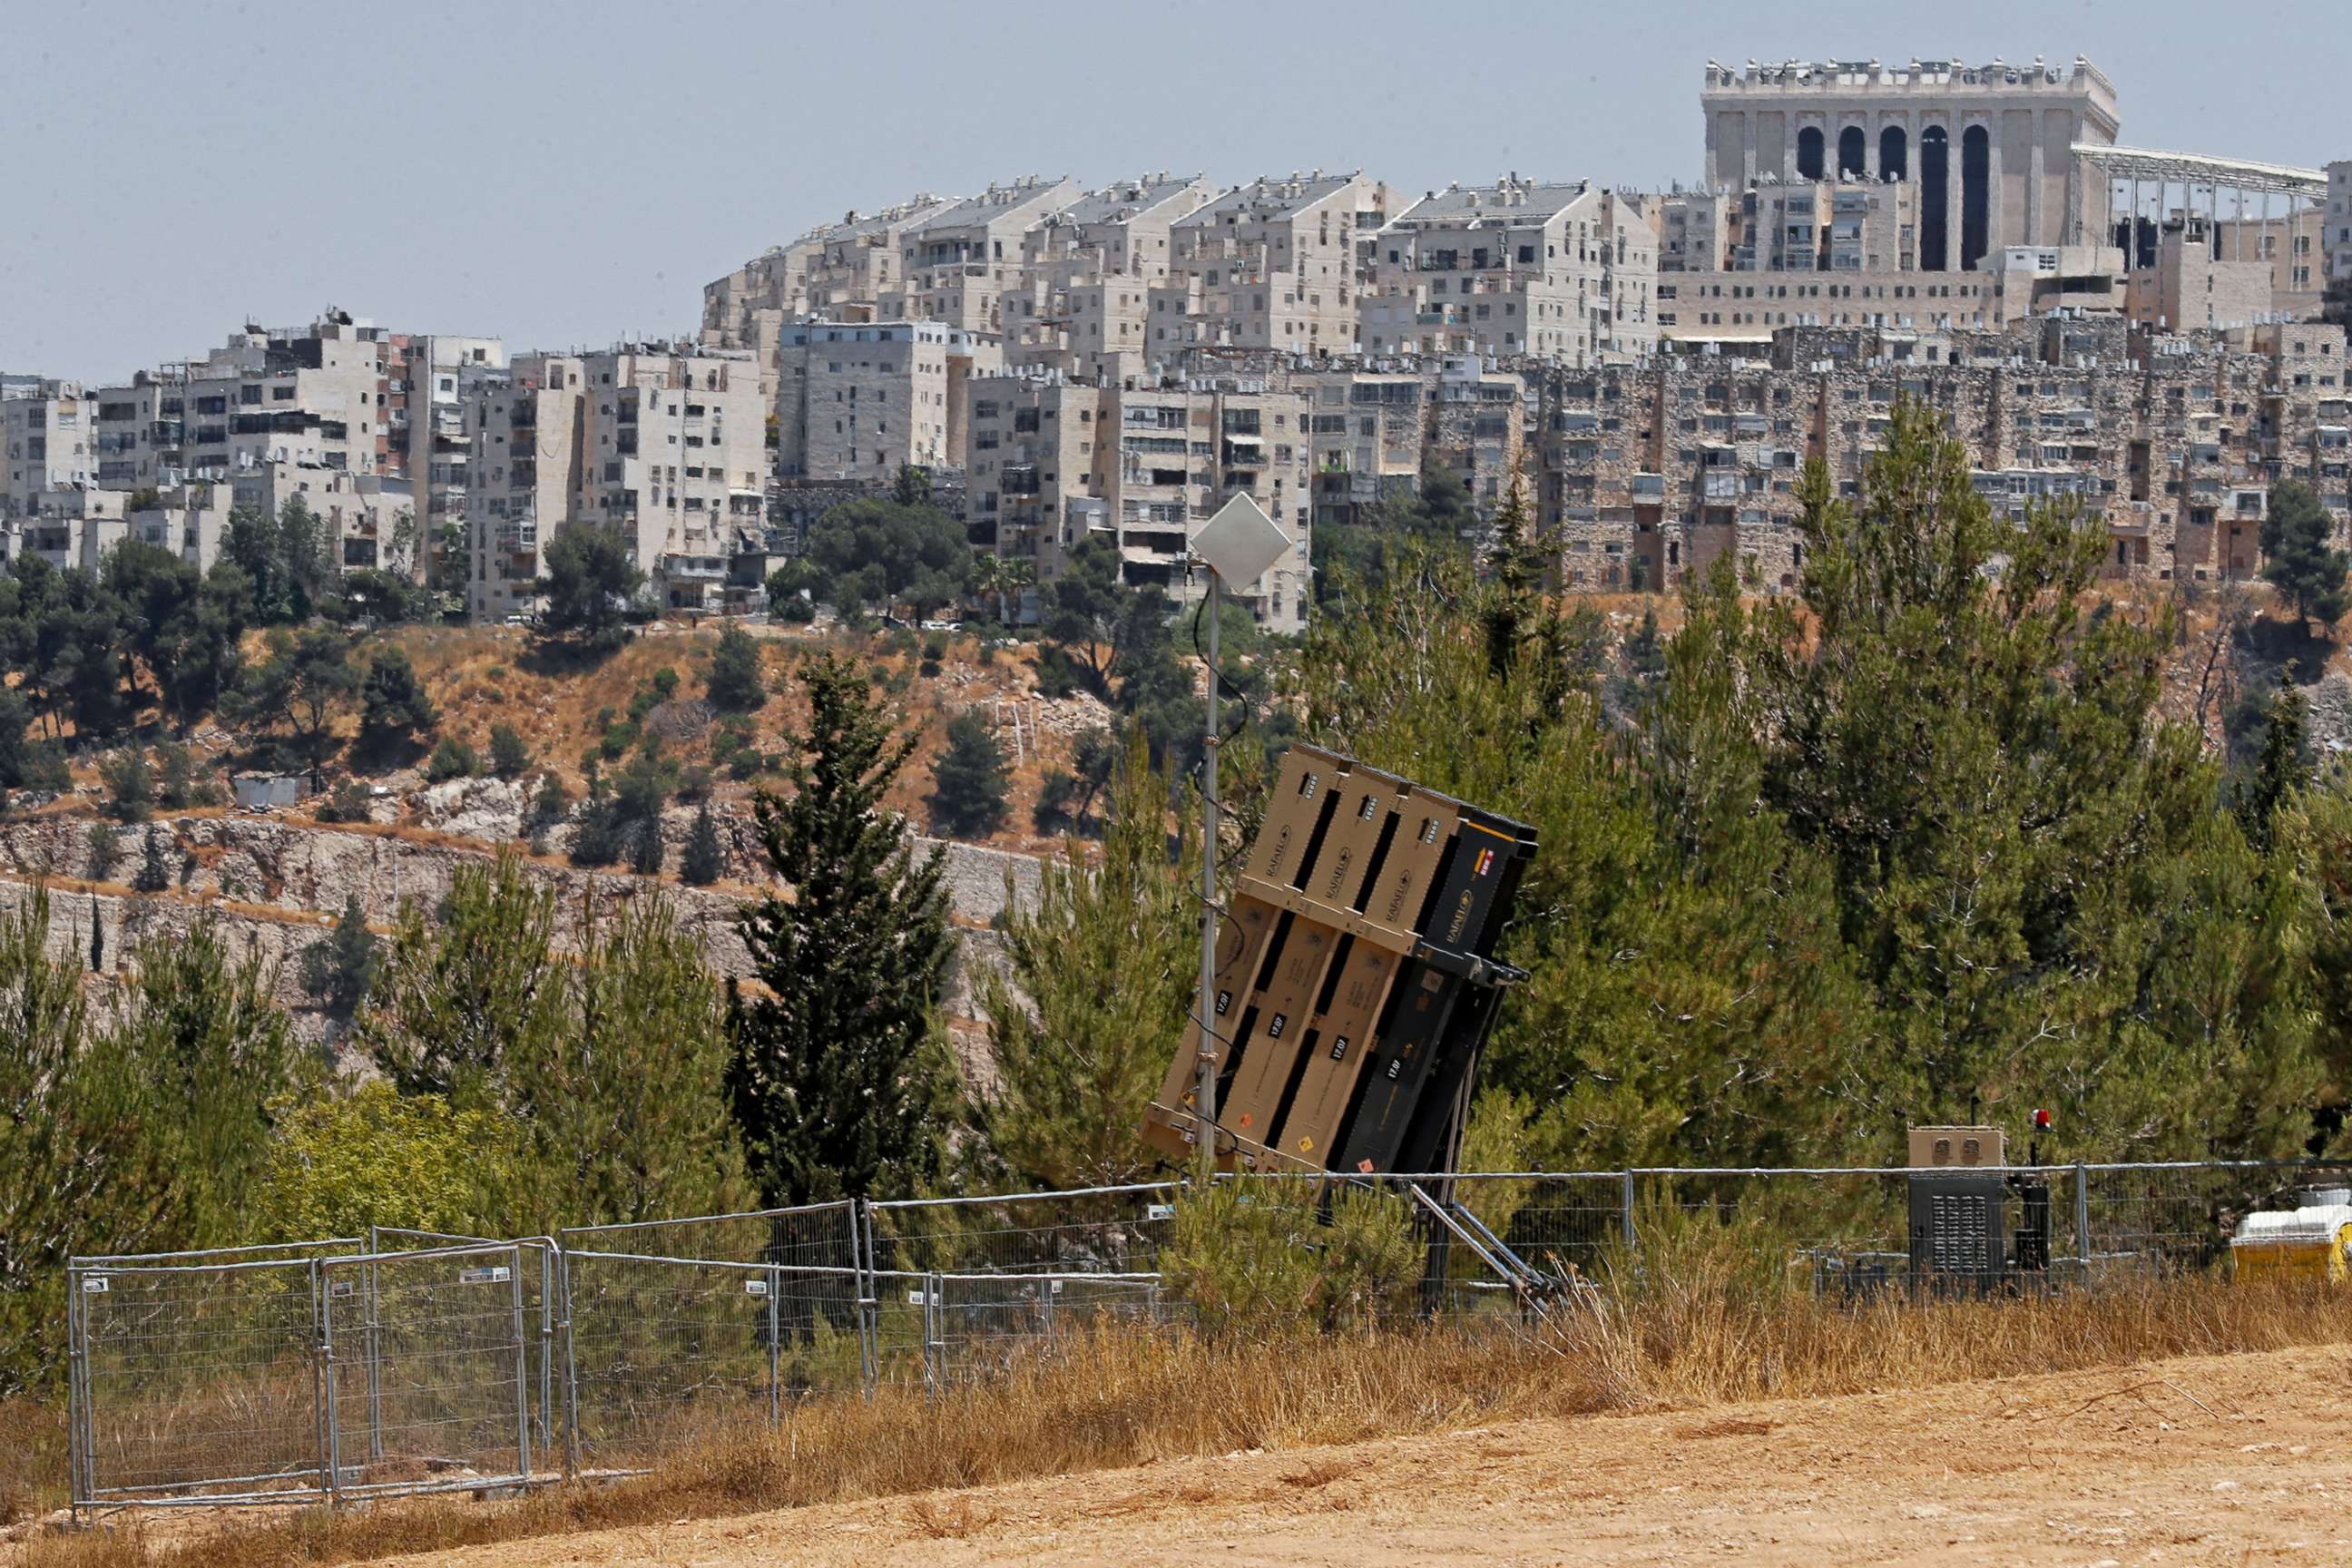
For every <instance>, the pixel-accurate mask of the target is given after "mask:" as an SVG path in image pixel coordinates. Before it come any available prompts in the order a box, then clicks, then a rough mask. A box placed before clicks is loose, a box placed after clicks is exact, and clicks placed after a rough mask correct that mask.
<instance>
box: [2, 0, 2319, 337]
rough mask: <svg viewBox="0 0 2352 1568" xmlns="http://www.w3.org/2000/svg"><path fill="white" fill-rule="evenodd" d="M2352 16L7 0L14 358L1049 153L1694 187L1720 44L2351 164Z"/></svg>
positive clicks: (6, 277) (384, 309) (893, 192)
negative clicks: (1877, 63)
mask: <svg viewBox="0 0 2352 1568" xmlns="http://www.w3.org/2000/svg"><path fill="white" fill-rule="evenodd" d="M1906 13H1909V14H1913V15H1916V16H1922V17H1923V18H1927V17H1931V18H1932V19H1931V20H1929V19H1923V20H1920V21H1918V22H1916V24H1914V25H1912V26H1909V27H1906V26H1904V25H1903V24H1902V22H1901V21H1900V18H1901V17H1902V16H1904V15H1906ZM1792 16H1801V18H1802V19H1801V20H1795V21H1792V20H1791V17H1792ZM2347 16H2352V12H2347V9H2346V6H2345V4H2344V0H2312V3H2309V4H2293V5H2274V6H2267V7H2266V6H2263V5H2226V6H2216V5H2189V4H2187V3H2186V0H2140V3H2139V4H2137V5H2128V6H2126V5H2117V4H2112V3H2111V4H2105V5H2090V4H2087V3H2082V0H2077V3H2074V4H2051V5H2026V4H2011V3H2007V0H1992V3H1978V4H1970V5H1937V6H1935V7H1933V8H1932V9H1930V8H1927V7H1915V6H1908V5H1901V4H1889V3H1887V0H1875V3H1873V4H1870V5H1860V4H1839V5H1814V6H1811V7H1806V6H1801V5H1800V6H1791V5H1775V4H1767V3H1763V0H1751V3H1748V4H1737V5H1735V4H1730V3H1728V0H1652V3H1649V4H1611V5H1584V4H1566V3H1561V0H1549V3H1538V0H1530V3H1527V4H1508V5H1507V4H1482V3H1479V0H1444V3H1442V4H1428V3H1423V4H1403V3H1399V0H1353V3H1351V4H1344V5H1326V4H1320V3H1317V4H1305V3H1295V0H1188V3H1181V4H1176V3H1161V4H1150V5H1122V4H1119V3H1118V0H1093V3H1091V4H1084V5H1079V4H1066V3H1063V0H1025V3H1024V0H1010V3H1008V0H971V3H968V4H951V5H950V4H933V3H931V0H897V3H894V4H882V5H870V6H869V5H838V4H835V5H800V4H784V3H775V4H764V5H763V4H757V3H744V4H732V3H728V4H710V5H694V4H689V3H683V0H681V3H677V4H660V3H658V0H636V3H634V4H602V3H599V4H579V5H564V6H556V5H530V4H522V3H509V0H469V3H467V4H459V5H446V4H441V3H438V0H380V3H378V4H373V5H338V4H329V3H319V4H299V5H295V4H286V3H283V0H276V3H269V0H251V3H248V4H242V5H227V4H219V5H215V4H205V3H202V0H82V3H76V0H0V369H5V370H11V371H37V372H40V373H42V374H50V375H60V376H69V377H75V378H78V379H81V380H85V381H90V382H97V381H101V380H112V379H119V378H121V377H123V376H125V375H127V374H129V373H130V372H131V370H132V369H133V368H135V367H138V366H142V365H147V364H152V363H155V362H157V361H159V360H165V359H179V358H185V357H188V356H191V355H194V354H197V353H202V352H203V351H205V349H206V348H208V347H211V346H213V345H215V344H217V343H218V342H220V341H221V340H222V339H223V338H224V337H225V336H226V334H227V333H228V332H229V331H232V330H234V329H235V328H236V326H237V325H238V324H239V323H241V322H242V321H246V320H247V319H248V318H257V319H259V320H261V321H265V322H267V323H268V324H270V325H273V326H276V325H285V324H291V323H296V322H299V321H309V320H310V318H311V317H312V316H313V315H314V314H316V313H317V311H318V310H320V308H322V307H323V306H325V305H328V304H330V303H332V304H335V305H338V306H341V308H343V309H345V310H351V311H352V312H353V313H354V314H357V315H360V316H362V317H365V318H369V319H372V320H373V321H377V322H379V323H381V324H383V325H386V326H391V327H396V328H401V329H405V330H411V331H448V332H484V333H498V334H500V335H502V336H504V337H505V338H506V340H507V342H508V343H509V346H510V347H515V348H533V347H544V348H558V347H565V346H570V345H602V344H604V343H607V342H611V341H612V340H613V339H614V338H615V337H617V336H619V335H621V334H624V333H629V334H640V335H645V334H653V333H657V332H665V331H680V330H686V329H690V328H691V327H693V326H694V325H695V324H696V323H697V322H698V320H699V308H700V307H699V300H700V289H701V286H702V284H703V283H704V282H706V281H708V280H709V279H711V278H714V277H717V276H719V275H720V274H722V273H724V272H726V271H728V270H730V268H733V267H735V266H736V265H737V264H738V263H740V261H742V260H743V259H744V258H748V257H750V256H752V255H754V254H756V253H757V252H759V251H760V250H761V249H763V248H764V247H767V246H769V245H772V244H775V243H778V242H780V241H782V240H785V239H788V238H790V237H793V236H794V235H796V234H798V233H800V232H801V231H802V230H803V229H804V228H806V227H807V226H810V225H811V224H813V223H814V222H816V221H818V220H820V219H824V218H827V217H835V216H839V215H840V213H841V212H842V211H843V210H844V209H845V208H849V207H853V206H854V207H860V208H866V209H871V208H874V207H877V206H880V205H886V204H887V203H889V202H891V201H894V200H897V199H899V198H901V197H903V196H905V195H908V194H910V193H912V192H914V191H917V190H930V191H935V192H940V193H964V192H969V191H971V190H975V189H977V188H979V187H981V186H982V185H984V184H987V183H988V181H989V180H990V179H992V178H1000V177H1009V176H1012V175H1016V174H1026V173H1036V174H1046V175H1056V174H1073V175H1076V176H1077V177H1078V178H1079V179H1081V180H1087V181H1104V180H1110V179H1117V178H1121V177H1125V176H1128V175H1131V174H1137V173H1139V172H1144V171H1149V170H1155V169H1168V170H1171V171H1177V172H1183V173H1191V172H1192V171H1195V170H1199V171H1202V172H1204V173H1206V174H1208V175H1209V176H1210V177H1211V179H1213V180H1215V181H1218V182H1221V183H1223V184H1233V183H1234V182H1237V181H1241V180H1245V179H1248V178H1250V177H1252V176H1254V175H1256V174H1262V173H1274V174H1284V173H1287V172H1288V171H1290V170H1292V169H1304V168H1309V167H1313V166H1316V165H1321V166H1323V167H1326V168H1353V167H1357V166H1359V165H1360V166H1361V167H1362V168H1364V169H1365V170H1366V171H1367V172H1368V173H1370V174H1374V175H1376V176H1377V177H1380V178H1382V179H1386V180H1388V181H1390V182H1391V183H1392V184H1397V185H1400V186H1402V187H1405V188H1406V189H1408V190H1412V191H1420V190H1423V189H1425V188H1428V187H1431V186H1435V185H1443V184H1445V183H1447V182H1448V181H1450V180H1462V181H1465V182H1467V181H1484V180H1491V179H1493V178H1494V177H1495V176H1496V175H1497V174H1501V173H1502V172H1504V171H1506V170H1508V169H1517V170H1519V171H1520V172H1522V173H1524V174H1537V175H1542V176H1547V177H1553V178H1560V179H1575V178H1578V177H1580V176H1583V175H1590V176H1591V177H1593V178H1594V179H1597V180H1601V181H1603V182H1607V183H1611V184H1643V185H1654V184H1663V183H1664V182H1665V181H1667V180H1671V179H1676V178H1680V179H1685V180H1688V179H1692V178H1694V177H1695V176H1696V174H1697V172H1698V169H1699V163H1700V153H1701V145H1702V129H1701V125H1700V121H1699V113H1698V89H1699V72H1700V68H1701V66H1702V65H1703V63H1704V62H1705V61H1706V58H1707V57H1708V56H1710V55H1713V56H1715V57H1716V58H1720V59H1723V60H1726V61H1734V62H1738V61H1744V60H1746V59H1748V58H1749V57H1751V56H1752V57H1755V58H1760V59H1782V58H1790V57H1791V56H1796V57H1802V58H1817V59H1820V58H1852V59H1866V58H1871V57H1873V56H1877V57H1880V58H1887V59H1905V58H1911V57H1914V56H1925V57H1928V58H1938V57H1943V58H1949V57H1958V58H1965V59H1968V60H1970V61H1982V60H1985V59H1989V58H1991V57H1992V56H1994V55H1996V54H1998V55H2000V56H2001V57H2002V58H2006V59H2010V60H2013V61H2022V60H2030V59H2031V58H2032V57H2033V55H2034V54H2035V53H2036V52H2037V51H2038V52H2040V53H2042V54H2044V55H2046V56H2048V57H2050V58H2052V59H2053V60H2059V61H2067V62H2071V61H2072V59H2073V58H2074V56H2075V55H2076V54H2077V53H2081V54H2084V55H2087V56H2089V57H2090V58H2092V59H2093V60H2095V61H2096V62H2097V63H2098V65H2099V67H2100V68H2102V69H2103V70H2105V72H2106V73H2107V75H2108V76H2109V77H2110V78H2112V79H2114V80H2115V82H2116V87H2117V89H2118V90H2119V92H2120V93H2121V95H2122V114H2123V121H2124V132H2123V139H2124V140H2125V141H2126V142H2130V143H2133V144H2136V145H2142V146H2155V147H2167V148H2175V149H2188V150H2195V151H2199V152H2206V153H2220V154H2223V155H2227V156H2234V157H2245V158H2260V159H2266V160H2272V161H2276V162H2283V163H2307V164H2317V163H2324V162H2326V160H2328V159H2330V158H2336V157H2347V156H2352V117H2347V114H2346V112H2345V106H2346V104H2347V101H2352V92H2347V89H2352V20H2347Z"/></svg>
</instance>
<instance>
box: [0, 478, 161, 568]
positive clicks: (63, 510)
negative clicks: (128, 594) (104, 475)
mask: <svg viewBox="0 0 2352 1568" xmlns="http://www.w3.org/2000/svg"><path fill="white" fill-rule="evenodd" d="M130 499H131V498H130V497H129V496H127V495H126V494H124V493H123V492H122V491H121V490H101V489H93V488H91V487H89V486H87V485H68V486H64V487H61V488H59V489H52V490H46V491H43V492H41V493H39V494H37V495H34V496H31V497H29V498H27V499H26V500H25V501H24V502H23V504H21V505H20V506H18V507H17V508H16V510H13V511H12V512H10V513H9V514H8V515H7V516H6V517H5V518H0V563H13V562H16V561H20V560H23V559H25V558H26V557H28V556H39V557H40V558H41V559H42V560H44V561H47V563H49V564H50V565H52V566H54V567H56V568H58V570H59V571H61V572H62V571H66V570H68V569H73V568H78V569H79V570H81V571H84V572H92V573H94V572H96V571H97V570H98V569H99V567H100V564H102V563H103V562H104V561H105V558H106V552H108V551H110V550H111V549H113V548H114V547H115V546H116V545H117V544H119V543H120V542H121V541H122V538H123V535H124V532H125V529H126V527H127V524H126V521H125V519H124V515H123V514H124V509H125V506H126V504H127V503H128V501H129V500H130Z"/></svg>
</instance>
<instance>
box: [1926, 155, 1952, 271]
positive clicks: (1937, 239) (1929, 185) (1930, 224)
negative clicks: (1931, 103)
mask: <svg viewBox="0 0 2352 1568" xmlns="http://www.w3.org/2000/svg"><path fill="white" fill-rule="evenodd" d="M1951 151H1952V149H1951V141H1950V139H1949V137H1948V136H1947V135H1946V134H1945V132H1944V128H1943V127H1942V126H1940V125H1930V126H1929V127H1927V130H1925V131H1923V132H1920V133H1919V270H1921V271H1922V272H1947V271H1949V270H1950V269H1951V266H1952V243H1951V236H1950V235H1949V234H1948V232H1946V231H1947V228H1948V226H1947V225H1946V223H1945V221H1944V212H1945V208H1946V206H1947V205H1948V200H1949V196H1950V190H1951Z"/></svg>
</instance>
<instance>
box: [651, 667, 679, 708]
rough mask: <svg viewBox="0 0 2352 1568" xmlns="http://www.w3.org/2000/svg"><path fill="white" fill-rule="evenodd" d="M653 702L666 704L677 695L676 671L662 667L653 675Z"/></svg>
mask: <svg viewBox="0 0 2352 1568" xmlns="http://www.w3.org/2000/svg"><path fill="white" fill-rule="evenodd" d="M653 689H654V700H655V701H656V702H667V701H668V700H670V699H671V698H673V697H675V696H677V670H675V669H672V668H670V667H669V666H667V665H663V666H662V667H661V668H659V669H656V670H655V671H654V673H653Z"/></svg>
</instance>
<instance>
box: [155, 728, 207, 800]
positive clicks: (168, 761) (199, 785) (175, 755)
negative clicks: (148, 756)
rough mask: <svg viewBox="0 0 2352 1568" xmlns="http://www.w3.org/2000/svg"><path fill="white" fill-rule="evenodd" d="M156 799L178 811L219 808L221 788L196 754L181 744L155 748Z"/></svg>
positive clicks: (171, 743) (171, 742) (174, 742)
mask: <svg viewBox="0 0 2352 1568" xmlns="http://www.w3.org/2000/svg"><path fill="white" fill-rule="evenodd" d="M155 766H156V785H155V798H156V800H157V801H158V802H159V803H160V804H162V805H165V806H168V807H170V808H172V809H173V810H174V811H177V810H180V809H183V808H184V807H186V806H191V805H219V804H220V803H221V801H222V799H223V798H224V796H223V793H222V790H221V787H220V785H219V784H215V782H213V780H211V779H210V778H207V777H205V775H204V773H201V772H200V771H199V770H198V768H197V766H196V756H195V753H194V752H191V751H189V750H188V748H187V747H185V746H184V745H182V744H180V743H179V742H177V741H166V742H163V744H162V745H160V746H158V747H156V748H155Z"/></svg>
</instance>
